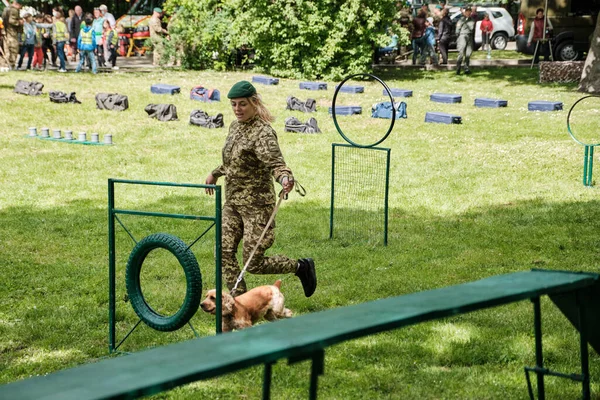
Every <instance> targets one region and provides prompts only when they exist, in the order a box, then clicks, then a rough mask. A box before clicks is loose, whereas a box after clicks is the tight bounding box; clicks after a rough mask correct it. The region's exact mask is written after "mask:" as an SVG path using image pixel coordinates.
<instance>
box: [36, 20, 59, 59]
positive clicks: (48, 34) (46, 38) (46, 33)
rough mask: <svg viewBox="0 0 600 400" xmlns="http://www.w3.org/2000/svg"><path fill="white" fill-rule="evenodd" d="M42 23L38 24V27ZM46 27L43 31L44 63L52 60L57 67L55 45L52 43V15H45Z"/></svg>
mask: <svg viewBox="0 0 600 400" xmlns="http://www.w3.org/2000/svg"><path fill="white" fill-rule="evenodd" d="M40 26H41V25H40V24H38V27H40ZM41 27H43V28H44V30H43V31H42V52H43V53H44V65H47V64H46V62H47V61H50V62H51V63H52V66H53V67H56V51H54V45H53V43H52V31H53V29H54V21H52V16H50V15H44V25H43V26H41ZM48 50H50V57H48Z"/></svg>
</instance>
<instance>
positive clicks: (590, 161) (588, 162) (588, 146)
mask: <svg viewBox="0 0 600 400" xmlns="http://www.w3.org/2000/svg"><path fill="white" fill-rule="evenodd" d="M589 98H598V99H600V97H598V96H595V95H590V96H584V97H582V98H581V99H579V100H577V101H576V102H575V103H574V104H573V105H572V106H571V109H570V110H569V114H568V115H567V131H568V132H569V135H570V136H571V138H572V139H573V140H574V141H576V142H577V143H579V144H580V145H582V146H583V147H584V148H585V150H584V155H583V186H588V187H591V186H594V182H593V180H592V169H593V167H594V147H596V146H599V145H600V143H585V142H583V141H581V140H579V139H578V138H577V136H575V133H574V132H573V129H571V113H572V112H573V109H574V108H575V106H576V105H577V104H579V103H580V102H581V101H583V100H585V99H589Z"/></svg>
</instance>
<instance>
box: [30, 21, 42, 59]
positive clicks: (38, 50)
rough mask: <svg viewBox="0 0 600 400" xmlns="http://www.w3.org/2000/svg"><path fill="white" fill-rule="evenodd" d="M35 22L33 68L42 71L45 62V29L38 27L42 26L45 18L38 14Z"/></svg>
mask: <svg viewBox="0 0 600 400" xmlns="http://www.w3.org/2000/svg"><path fill="white" fill-rule="evenodd" d="M33 19H34V20H35V22H36V23H35V25H34V26H35V43H34V44H33V64H32V67H33V69H39V70H41V69H42V64H43V61H44V52H43V51H42V34H43V32H42V30H43V28H40V27H39V26H37V24H41V23H42V22H43V21H44V16H43V15H42V14H38V15H36V16H35V17H34V18H33Z"/></svg>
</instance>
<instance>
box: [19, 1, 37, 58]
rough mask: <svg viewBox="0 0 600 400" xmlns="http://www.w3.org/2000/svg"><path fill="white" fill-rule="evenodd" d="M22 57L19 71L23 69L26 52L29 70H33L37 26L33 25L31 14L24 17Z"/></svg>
mask: <svg viewBox="0 0 600 400" xmlns="http://www.w3.org/2000/svg"><path fill="white" fill-rule="evenodd" d="M21 40H22V41H23V43H22V45H21V55H20V57H19V62H18V63H17V69H21V65H23V58H24V57H25V52H27V69H31V63H32V61H33V48H34V45H35V25H33V17H32V16H31V14H29V13H25V14H24V15H23V33H22V34H21Z"/></svg>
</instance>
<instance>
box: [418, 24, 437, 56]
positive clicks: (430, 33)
mask: <svg viewBox="0 0 600 400" xmlns="http://www.w3.org/2000/svg"><path fill="white" fill-rule="evenodd" d="M427 57H430V59H431V63H432V64H433V65H438V57H437V53H436V52H435V28H434V27H433V17H429V18H427V19H426V20H425V33H424V34H423V52H422V53H421V64H422V65H425V62H426V61H427Z"/></svg>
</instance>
